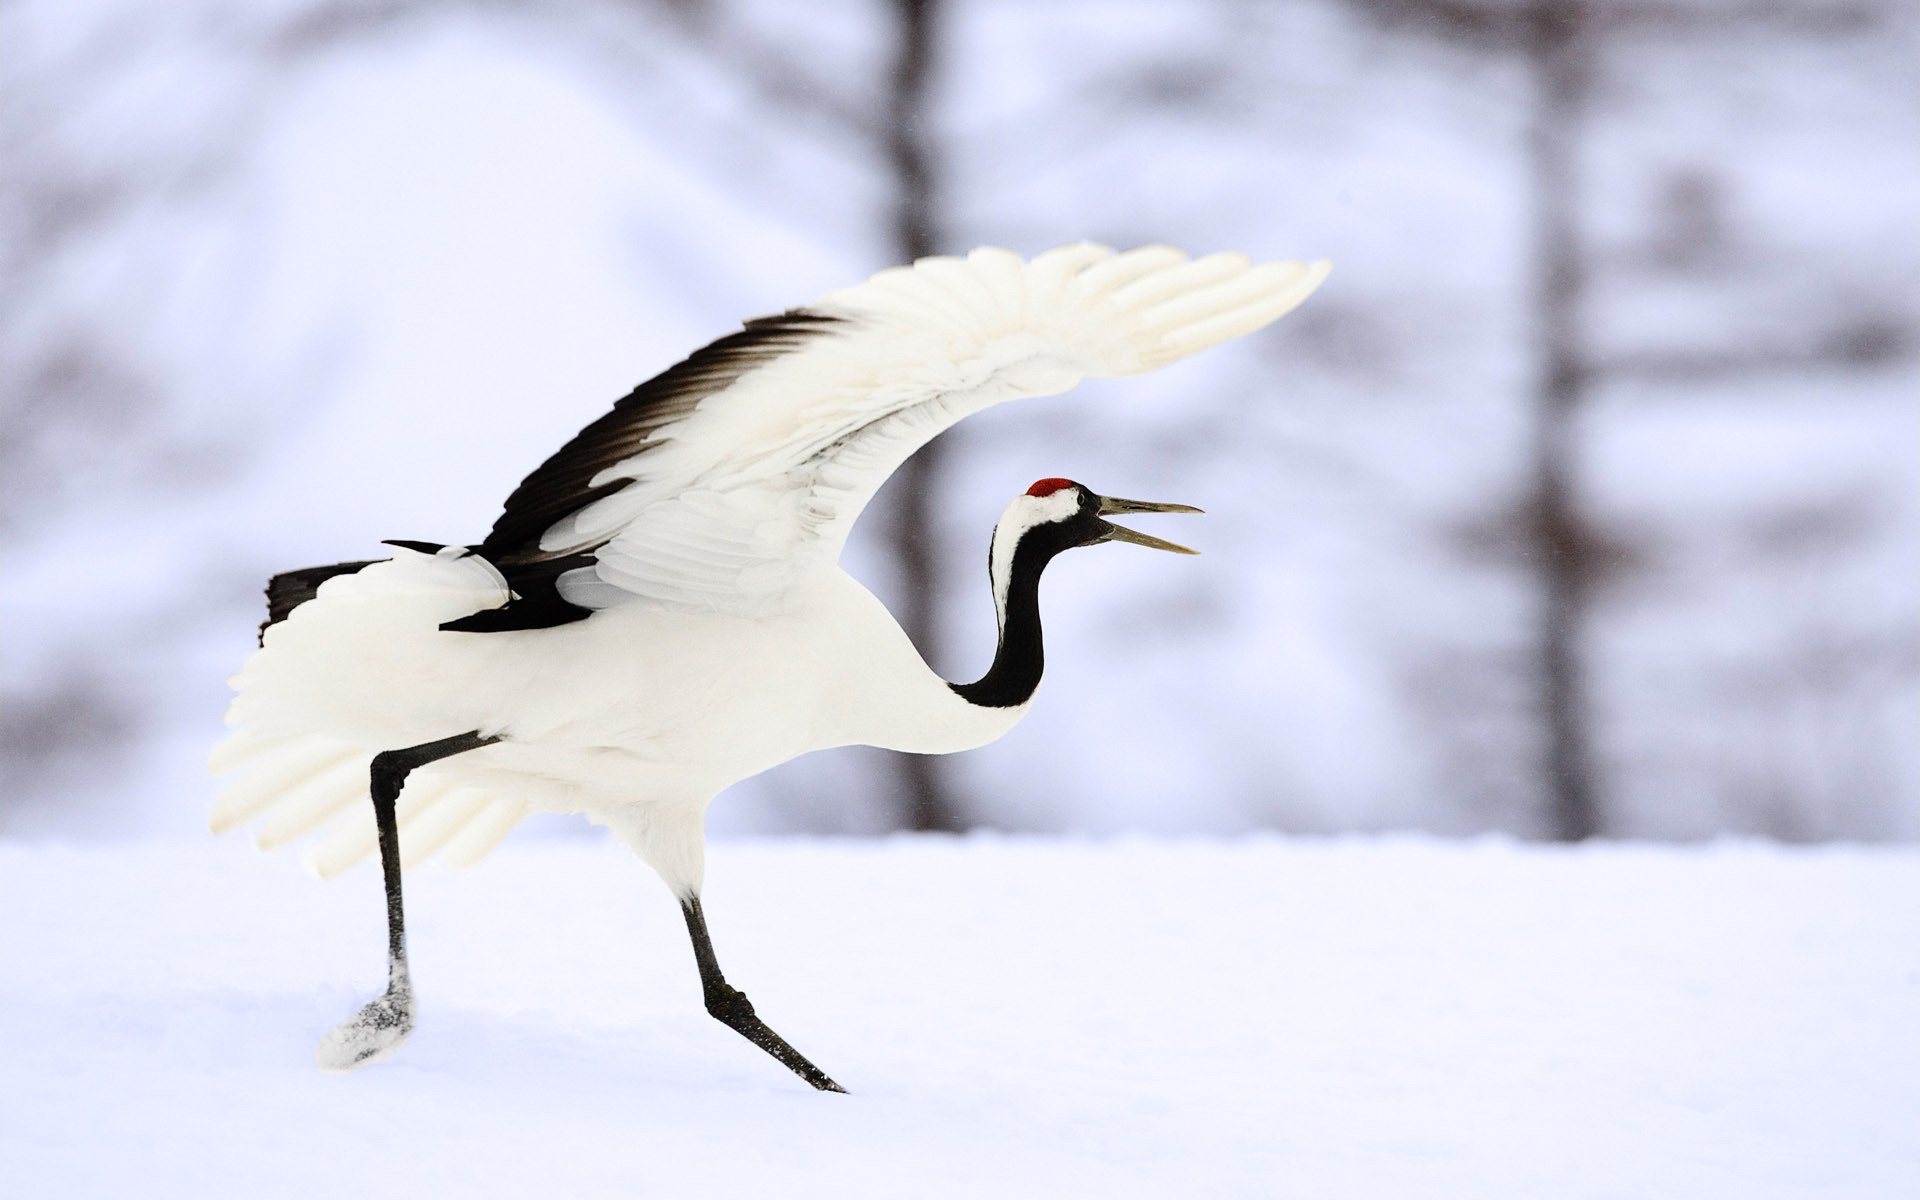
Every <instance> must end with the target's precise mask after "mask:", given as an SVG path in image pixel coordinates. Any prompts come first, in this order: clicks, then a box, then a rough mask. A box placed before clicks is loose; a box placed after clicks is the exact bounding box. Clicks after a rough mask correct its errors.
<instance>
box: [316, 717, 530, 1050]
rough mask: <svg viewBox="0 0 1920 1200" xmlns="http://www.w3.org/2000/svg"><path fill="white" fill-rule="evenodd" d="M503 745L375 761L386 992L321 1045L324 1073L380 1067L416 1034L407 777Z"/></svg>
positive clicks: (473, 744) (433, 748) (470, 739)
mask: <svg viewBox="0 0 1920 1200" xmlns="http://www.w3.org/2000/svg"><path fill="white" fill-rule="evenodd" d="M499 740H500V739H499V738H490V737H481V736H480V734H479V732H478V731H475V732H473V733H462V734H458V735H456V736H454V737H450V738H441V739H440V740H439V741H437V742H426V743H423V744H421V745H418V746H408V747H407V748H406V749H404V750H386V751H383V752H381V753H379V754H376V755H374V756H373V766H372V769H371V770H370V772H369V774H370V776H371V785H372V786H371V790H372V793H373V821H374V824H375V826H377V827H378V829H379V831H380V868H381V870H382V872H384V873H385V875H386V883H387V990H386V991H385V992H384V993H382V994H381V996H380V998H379V999H377V1000H375V1001H373V1002H372V1003H371V1004H368V1005H367V1006H366V1007H365V1008H363V1009H361V1010H360V1011H359V1012H357V1013H355V1014H354V1015H353V1016H352V1017H350V1018H348V1019H347V1020H346V1021H344V1022H342V1023H341V1024H340V1025H339V1026H337V1027H336V1028H335V1029H334V1031H333V1032H332V1033H329V1034H328V1035H327V1036H326V1037H325V1038H322V1039H321V1041H320V1049H319V1051H318V1053H317V1054H316V1055H315V1057H316V1058H317V1059H318V1060H319V1063H320V1069H321V1070H323V1071H349V1070H352V1069H353V1068H354V1067H362V1066H365V1065H366V1064H368V1063H371V1062H379V1061H380V1060H381V1059H383V1058H385V1057H387V1056H388V1055H389V1054H392V1053H393V1052H394V1051H395V1050H398V1049H399V1048H400V1043H401V1042H404V1041H406V1040H407V1035H408V1034H410V1033H412V1032H413V980H412V979H411V978H410V977H409V976H408V974H407V926H406V917H405V914H404V912H403V911H402V908H401V904H400V829H399V825H398V823H397V822H396V821H395V819H394V804H395V803H396V802H397V801H398V800H399V799H400V789H401V788H402V787H404V786H406V782H407V775H408V773H409V772H411V771H412V770H413V769H414V768H415V767H424V766H426V765H427V764H428V763H431V762H438V761H440V760H441V759H443V758H450V757H452V756H453V755H455V754H461V753H464V752H465V751H468V750H477V749H479V748H480V747H482V746H491V745H492V744H493V743H495V742H497V741H499Z"/></svg>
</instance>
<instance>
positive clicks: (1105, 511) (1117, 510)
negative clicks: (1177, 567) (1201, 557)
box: [1100, 496, 1200, 554]
mask: <svg viewBox="0 0 1920 1200" xmlns="http://www.w3.org/2000/svg"><path fill="white" fill-rule="evenodd" d="M1199 511H1200V510H1199V509H1197V508H1195V507H1193V506H1192V505H1191V504H1154V503H1152V502H1151V501H1147V500H1122V499H1120V498H1119V497H1118V496H1102V497H1100V515H1101V516H1103V517H1117V516H1120V515H1122V514H1124V513H1197V512H1199ZM1100 540H1101V541H1103V542H1132V543H1133V544H1134V545H1136V546H1145V547H1147V548H1148V549H1150V550H1171V551H1173V552H1174V553H1175V554H1198V553H1200V552H1199V551H1198V550H1191V549H1188V548H1187V547H1185V546H1181V545H1177V544H1176V543H1173V542H1168V541H1162V540H1161V539H1160V538H1157V537H1153V536H1151V535H1148V534H1144V533H1135V532H1134V531H1133V530H1131V529H1123V528H1121V527H1120V526H1118V525H1115V524H1112V523H1110V522H1109V523H1107V535H1106V536H1105V537H1103V538H1101V539H1100Z"/></svg>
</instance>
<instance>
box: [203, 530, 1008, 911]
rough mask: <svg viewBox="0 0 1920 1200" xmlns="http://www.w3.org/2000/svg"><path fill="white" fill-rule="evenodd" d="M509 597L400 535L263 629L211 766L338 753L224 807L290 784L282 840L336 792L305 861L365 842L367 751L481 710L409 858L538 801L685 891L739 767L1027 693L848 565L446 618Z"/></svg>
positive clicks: (448, 767) (413, 789) (925, 743)
mask: <svg viewBox="0 0 1920 1200" xmlns="http://www.w3.org/2000/svg"><path fill="white" fill-rule="evenodd" d="M506 599H507V591H506V584H505V582H504V580H503V579H502V578H501V576H500V574H499V572H497V571H495V570H494V569H493V568H492V567H491V566H490V565H488V564H487V562H486V560H484V559H481V558H479V557H477V556H465V557H462V556H461V552H459V551H457V550H453V549H448V550H443V551H441V552H440V553H439V554H438V555H432V554H422V553H416V552H414V551H411V550H404V549H403V550H400V551H399V552H398V554H397V555H396V556H395V558H394V559H393V560H391V561H389V562H383V563H376V564H374V565H373V566H370V567H367V568H365V569H364V570H361V571H359V572H356V573H354V574H351V575H343V576H340V577H338V578H335V579H331V580H329V581H327V582H326V583H325V584H323V585H322V586H321V588H320V591H319V594H318V596H317V597H316V598H315V599H314V600H312V601H309V602H308V603H306V604H303V605H301V606H300V607H299V608H297V609H295V610H294V612H293V614H292V615H291V616H290V617H289V618H288V619H287V620H285V621H282V622H280V623H278V624H276V625H274V626H272V627H271V628H270V629H268V630H267V631H266V636H265V639H264V644H263V646H262V648H261V649H260V651H259V652H258V653H257V654H255V655H254V657H253V658H252V660H251V661H249V662H248V664H247V665H246V667H245V668H244V669H243V670H242V671H241V672H240V674H239V675H238V676H236V677H235V679H234V685H235V687H236V688H237V689H238V691H239V693H240V694H239V696H238V697H237V698H236V699H235V701H234V703H233V707H232V710H231V713H230V716H231V719H232V720H233V721H235V722H236V723H238V724H239V725H240V726H241V727H242V729H243V730H244V731H245V732H244V733H241V734H238V735H236V736H235V737H234V738H232V739H231V741H230V742H229V744H228V745H227V746H226V747H225V748H224V749H223V750H222V752H221V761H220V763H219V765H221V766H228V765H231V766H234V767H236V768H241V769H245V768H246V767H248V766H249V765H250V755H261V756H265V757H266V758H268V759H269V760H277V761H281V762H288V761H292V760H293V758H294V757H295V756H298V757H300V758H302V759H309V758H310V759H313V760H318V759H322V758H325V759H328V760H329V761H327V762H324V763H322V764H321V765H319V766H317V767H306V766H302V767H300V768H299V770H300V771H301V772H302V773H303V774H304V776H305V777H304V779H302V780H301V781H300V784H304V785H305V786H306V787H307V788H308V790H309V791H310V793H311V794H310V795H309V796H308V797H307V803H306V804H305V805H304V806H303V805H302V804H301V803H300V797H298V796H293V797H289V796H288V795H287V794H286V793H285V792H272V791H269V790H266V789H271V788H273V787H274V785H275V780H274V779H273V778H272V776H273V775H274V774H275V772H273V771H272V770H271V768H270V766H269V767H268V769H267V770H265V771H262V772H257V774H260V775H263V776H265V777H263V778H259V779H257V780H254V779H251V778H243V779H242V780H241V781H240V783H239V784H237V785H235V787H234V788H233V790H232V791H230V792H229V793H228V794H227V796H226V797H225V798H224V799H223V801H222V803H221V807H220V811H219V813H218V814H217V817H216V819H217V820H218V821H219V822H220V823H222V824H228V823H231V822H232V821H234V820H236V819H240V820H244V819H246V818H248V817H250V816H252V815H254V812H255V811H256V806H260V805H265V806H269V807H272V806H276V805H277V806H278V810H279V812H280V813H281V814H282V815H284V816H285V817H286V818H287V819H286V820H283V821H282V822H280V824H279V825H278V826H275V825H274V823H273V821H272V816H271V815H270V816H269V822H268V827H267V828H266V829H264V830H263V832H262V840H263V841H264V842H266V843H268V844H269V845H277V844H279V843H280V841H281V840H282V839H283V838H284V837H286V836H288V835H293V836H297V835H298V834H300V833H303V832H306V830H307V826H308V822H307V821H306V820H304V819H301V818H304V817H306V816H308V815H312V816H315V817H320V816H331V815H333V814H335V813H339V814H340V815H341V816H342V817H343V818H344V819H343V820H341V821H340V827H339V828H338V829H337V830H336V831H335V832H334V835H333V837H332V838H330V839H328V840H326V841H323V843H322V844H321V846H320V847H319V849H318V850H317V851H316V853H315V855H314V858H313V860H312V861H313V864H314V865H315V867H316V868H317V869H318V870H320V872H321V873H322V874H327V875H331V874H333V873H335V872H336V871H338V870H339V869H341V868H343V867H345V866H347V865H349V864H351V863H352V862H354V861H357V860H359V859H360V858H362V857H364V856H365V855H367V854H370V853H371V852H372V850H373V848H374V845H373V829H372V823H371V821H370V820H362V819H360V818H362V817H363V816H364V812H363V810H364V807H365V805H364V797H365V792H366V778H367V776H366V769H367V761H368V759H370V758H371V757H372V755H374V754H376V753H378V752H379V751H380V750H382V749H392V748H394V747H399V746H411V745H417V744H420V743H422V742H429V741H432V740H434V739H436V738H440V737H444V736H446V735H447V734H448V732H450V731H456V730H466V729H472V730H477V731H479V732H480V733H481V734H483V735H484V736H488V737H496V736H497V737H500V738H501V740H500V741H499V742H497V743H495V744H494V745H490V746H486V747H483V748H481V749H478V750H473V751H470V752H468V753H465V754H461V755H457V756H455V757H452V758H447V759H443V760H441V761H440V762H436V763H433V764H431V765H429V766H425V767H421V768H420V769H419V770H418V771H417V772H416V773H415V775H414V776H413V777H412V779H411V780H410V782H409V784H408V787H407V790H406V792H405V793H404V794H403V796H402V801H401V831H402V833H401V845H402V853H403V857H404V858H405V859H406V860H408V861H417V860H418V859H420V858H422V857H425V856H426V855H429V854H431V853H433V852H434V851H436V850H440V849H442V848H443V847H445V846H447V845H448V844H449V843H451V844H452V846H453V848H454V851H455V857H456V860H457V861H471V860H473V859H476V858H477V857H478V856H479V855H481V854H484V853H485V851H486V850H487V849H489V848H491V845H492V843H493V842H495V841H497V840H498V838H499V837H500V836H504V834H505V833H506V831H507V830H508V829H510V828H511V827H512V825H513V824H514V823H515V822H517V821H518V820H519V819H520V818H521V817H522V816H524V815H525V814H526V813H527V812H530V811H551V812H572V813H584V814H586V815H587V816H589V817H591V818H592V819H594V820H595V821H598V822H600V823H603V824H606V825H608V826H609V827H610V828H612V829H613V830H614V831H615V833H617V834H618V835H619V836H620V837H621V838H622V839H623V840H624V841H626V842H627V843H628V844H629V845H631V846H632V847H633V849H634V850H635V851H636V852H637V853H638V854H639V855H640V856H641V857H642V858H643V859H645V860H646V861H647V863H648V864H649V865H651V866H652V867H653V868H654V869H655V870H656V871H658V872H659V873H660V875H661V877H662V878H663V879H664V880H665V881H666V883H667V884H668V886H669V887H671V888H672V889H673V890H674V891H675V893H676V894H679V895H682V896H684V895H688V894H690V893H691V892H693V891H695V890H697V889H698V886H699V882H700V863H701V841H702V838H701V828H702V818H703V816H704V814H705V811H706V806H707V803H708V801H709V800H711V799H712V798H713V796H714V795H716V794H717V793H718V792H720V791H721V790H722V789H724V788H726V787H727V786H728V785H730V784H733V783H735V782H738V781H739V780H741V779H745V778H747V777H749V776H751V775H756V774H758V773H759V772H761V771H764V770H767V769H768V768H770V767H774V766H777V765H779V764H780V763H783V762H786V761H787V760H789V759H792V758H796V757H798V756H799V755H802V754H806V753H809V752H811V751H814V750H820V749H826V748H828V747H833V746H847V745H870V746H881V747H884V748H887V749H893V750H905V751H911V752H915V753H923V754H942V753H949V752H952V751H957V750H968V749H972V748H974V747H976V746H980V745H984V744H986V743H987V742H990V741H992V740H993V739H995V738H997V737H999V736H1000V735H1001V734H1003V733H1005V732H1006V731H1007V730H1008V729H1011V728H1012V727H1013V725H1014V724H1015V723H1017V722H1018V721H1019V719H1020V717H1021V716H1023V715H1024V714H1025V713H1026V711H1027V705H1025V704H1022V705H1019V706H1017V707H1009V708H983V707H980V706H977V705H973V704H969V703H967V702H966V701H964V700H962V699H961V698H960V697H959V696H958V695H956V694H955V693H954V692H953V690H952V689H951V688H950V687H948V686H947V684H946V682H945V681H944V680H942V679H941V678H940V677H939V676H938V675H936V674H935V673H934V672H933V671H932V670H931V669H930V668H928V666H927V665H926V663H925V662H924V661H923V660H922V659H921V657H920V655H919V654H918V652H917V651H915V649H914V647H913V644H912V643H911V642H910V641H909V640H908V638H907V636H906V634H905V633H904V632H902V631H901V629H900V626H899V625H898V623H897V622H895V621H894V619H893V617H892V616H891V615H890V614H889V613H888V612H887V610H886V608H885V607H884V606H883V605H882V604H881V603H880V601H879V600H878V599H876V598H875V597H874V596H873V594H872V593H870V592H869V591H867V589H866V588H865V587H863V586H861V584H860V583H859V582H858V581H856V580H854V579H853V578H852V577H851V576H849V575H847V574H846V573H845V572H844V571H840V570H838V569H834V570H831V571H827V572H822V573H820V574H819V575H817V576H815V577H814V578H812V579H810V580H808V581H807V582H806V584H805V586H804V588H802V589H801V590H799V591H797V592H796V593H795V594H794V595H793V597H792V601H793V602H792V603H790V604H786V605H782V606H781V607H779V608H777V609H773V610H771V611H765V612H761V613H758V614H756V615H753V616H746V615H741V614H737V613H727V612H717V611H712V610H687V609H663V608H658V607H652V606H645V605H629V606H623V607H618V608H611V609H606V610H603V611H600V612H596V613H595V614H594V615H593V616H592V617H591V618H589V619H587V620H584V621H576V622H572V623H569V624H565V625H558V626H555V627H553V628H549V629H529V630H521V631H516V632H514V633H512V634H484V633H471V634H444V633H440V632H438V626H439V624H440V623H441V622H443V621H449V620H453V619H455V618H457V617H461V616H465V615H467V614H468V613H471V612H473V611H475V610H476V609H480V608H493V607H497V606H498V605H500V604H503V603H505V601H506ZM877 698H884V699H883V700H879V701H878V702H876V699H877ZM263 765H264V764H263ZM249 783H258V784H260V785H263V786H262V787H252V786H248V785H249ZM300 784H296V788H297V787H299V786H300ZM290 799H291V801H292V803H291V804H289V800H290ZM355 801H359V803H355ZM436 817H437V818H438V819H437V820H436V819H435V818H436ZM463 832H464V833H465V837H464V839H462V840H458V841H456V840H455V839H457V838H460V835H461V834H462V833H463Z"/></svg>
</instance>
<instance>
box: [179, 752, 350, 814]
mask: <svg viewBox="0 0 1920 1200" xmlns="http://www.w3.org/2000/svg"><path fill="white" fill-rule="evenodd" d="M231 740H233V739H231V738H229V739H228V741H231ZM226 744H227V742H224V741H223V742H222V743H221V744H220V745H221V746H222V747H224V746H225V745H226ZM270 751H271V752H270ZM216 752H217V750H216ZM352 753H353V749H352V747H350V746H346V745H344V744H342V743H340V742H332V741H325V740H322V739H320V738H312V739H308V740H306V741H302V742H291V743H288V742H282V743H279V744H278V745H277V746H276V745H273V744H271V743H268V744H262V745H260V746H258V748H256V749H255V750H254V752H253V753H252V754H250V755H248V756H246V757H245V758H243V759H242V760H241V763H240V764H235V765H236V767H237V766H240V765H244V766H245V767H246V768H247V769H246V771H245V773H243V774H241V775H240V776H239V777H237V778H236V779H234V781H233V782H232V783H229V784H227V786H226V787H224V788H222V789H220V794H219V796H217V797H216V798H215V799H214V803H213V816H212V817H211V818H210V819H209V820H208V822H207V824H208V826H209V827H210V828H211V829H212V830H213V832H215V833H226V832H227V831H228V830H230V829H237V828H238V827H240V826H242V825H245V824H246V823H247V822H248V821H251V820H253V819H254V818H256V817H258V816H260V815H262V814H263V813H265V812H266V811H267V810H268V809H269V808H272V807H274V806H275V805H276V804H277V803H278V802H279V801H280V800H281V799H282V798H283V797H285V796H286V795H287V793H288V791H289V789H292V788H294V787H295V786H297V785H298V784H300V783H301V782H302V781H304V780H306V779H309V778H311V777H312V776H314V775H316V774H319V773H321V772H324V771H326V770H328V769H329V768H331V767H333V766H335V765H337V764H339V763H342V762H345V761H346V760H347V758H348V756H349V755H351V754H352Z"/></svg>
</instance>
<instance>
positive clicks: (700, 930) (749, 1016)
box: [680, 896, 847, 1092]
mask: <svg viewBox="0 0 1920 1200" xmlns="http://www.w3.org/2000/svg"><path fill="white" fill-rule="evenodd" d="M680 911H681V912H682V913H684V914H685V915H686V918H687V932H688V933H689V934H692V935H693V958H694V961H695V962H697V963H699V964H700V989H701V991H702V992H704V993H705V994H706V1000H707V1012H708V1013H710V1014H711V1015H712V1016H713V1017H714V1019H715V1020H718V1021H720V1022H721V1023H722V1024H724V1025H726V1026H727V1027H728V1028H729V1029H732V1030H733V1031H734V1032H736V1033H738V1034H739V1035H740V1036H741V1037H744V1038H746V1039H747V1040H748V1041H750V1042H752V1043H753V1044H754V1045H756V1046H758V1047H760V1048H761V1049H762V1050H765V1051H766V1052H767V1053H768V1054H771V1055H773V1056H774V1057H775V1058H777V1059H779V1060H780V1062H781V1064H782V1065H783V1066H785V1067H786V1068H787V1069H788V1070H789V1071H792V1072H793V1073H794V1074H795V1075H798V1076H799V1077H800V1078H802V1079H804V1080H806V1081H807V1082H808V1083H810V1084H812V1085H813V1086H814V1087H816V1088H819V1089H820V1090H821V1091H823V1092H845V1091H846V1090H847V1089H845V1088H843V1087H841V1086H840V1085H839V1084H837V1083H835V1082H834V1081H833V1080H831V1079H829V1078H827V1073H826V1072H825V1071H822V1070H821V1069H820V1068H819V1067H816V1066H814V1065H813V1064H812V1063H810V1062H808V1061H807V1058H806V1056H805V1055H803V1054H801V1053H800V1052H799V1051H798V1050H795V1049H794V1048H793V1047H792V1046H789V1045H788V1044H787V1040H786V1039H785V1038H783V1037H781V1036H780V1035H779V1034H777V1033H775V1032H774V1031H773V1030H771V1029H769V1028H767V1023H766V1022H765V1021H762V1020H761V1019H760V1018H759V1017H757V1016H755V1015H754V1011H753V1005H752V1003H750V1002H749V1001H748V1000H747V994H746V993H745V992H742V991H740V990H738V989H736V988H735V987H733V986H732V985H731V984H729V983H728V982H727V977H726V976H724V975H722V974H721V973H720V961H719V960H718V959H716V958H715V957H714V956H713V939H712V938H710V937H708V936H707V917H706V914H705V913H703V912H702V911H701V910H700V897H698V896H689V897H688V898H687V899H685V900H683V901H681V902H680Z"/></svg>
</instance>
